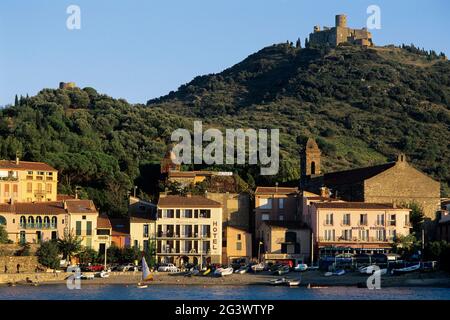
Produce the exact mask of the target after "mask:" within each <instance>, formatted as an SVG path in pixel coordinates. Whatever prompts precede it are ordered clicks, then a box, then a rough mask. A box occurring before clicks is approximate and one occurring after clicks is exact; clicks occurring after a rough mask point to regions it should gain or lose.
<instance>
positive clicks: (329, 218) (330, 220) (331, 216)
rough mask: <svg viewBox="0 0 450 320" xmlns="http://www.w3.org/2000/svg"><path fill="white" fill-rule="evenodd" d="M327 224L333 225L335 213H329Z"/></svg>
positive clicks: (326, 219)
mask: <svg viewBox="0 0 450 320" xmlns="http://www.w3.org/2000/svg"><path fill="white" fill-rule="evenodd" d="M325 224H326V225H328V226H332V225H333V214H332V213H327V215H326V218H325Z"/></svg>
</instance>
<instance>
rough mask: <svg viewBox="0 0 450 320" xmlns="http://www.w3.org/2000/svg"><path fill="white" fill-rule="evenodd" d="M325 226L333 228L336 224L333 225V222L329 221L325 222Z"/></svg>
mask: <svg viewBox="0 0 450 320" xmlns="http://www.w3.org/2000/svg"><path fill="white" fill-rule="evenodd" d="M323 225H324V226H333V225H334V223H333V220H329V221H327V220H325V221H324V222H323Z"/></svg>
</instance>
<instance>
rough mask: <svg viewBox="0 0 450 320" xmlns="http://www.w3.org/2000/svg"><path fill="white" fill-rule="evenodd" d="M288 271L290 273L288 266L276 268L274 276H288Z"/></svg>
mask: <svg viewBox="0 0 450 320" xmlns="http://www.w3.org/2000/svg"><path fill="white" fill-rule="evenodd" d="M289 271H290V268H289V266H282V267H280V268H278V269H277V270H275V272H274V274H275V275H279V276H282V275H284V274H288V273H289Z"/></svg>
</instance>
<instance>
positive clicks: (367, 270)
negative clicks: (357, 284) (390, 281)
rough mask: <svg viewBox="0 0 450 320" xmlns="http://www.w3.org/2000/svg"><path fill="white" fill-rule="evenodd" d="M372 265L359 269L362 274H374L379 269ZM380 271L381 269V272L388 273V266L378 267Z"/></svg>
mask: <svg viewBox="0 0 450 320" xmlns="http://www.w3.org/2000/svg"><path fill="white" fill-rule="evenodd" d="M371 267H372V266H368V267H362V268H359V269H358V271H359V273H361V274H364V275H366V274H369V275H370V274H374V273H375V272H376V271H377V270H376V269H375V268H371ZM378 270H379V271H380V274H386V273H387V269H386V268H384V269H378Z"/></svg>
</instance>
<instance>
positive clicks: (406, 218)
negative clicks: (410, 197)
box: [405, 214, 411, 227]
mask: <svg viewBox="0 0 450 320" xmlns="http://www.w3.org/2000/svg"><path fill="white" fill-rule="evenodd" d="M410 225H411V223H410V222H409V214H405V226H407V227H408V226H410Z"/></svg>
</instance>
